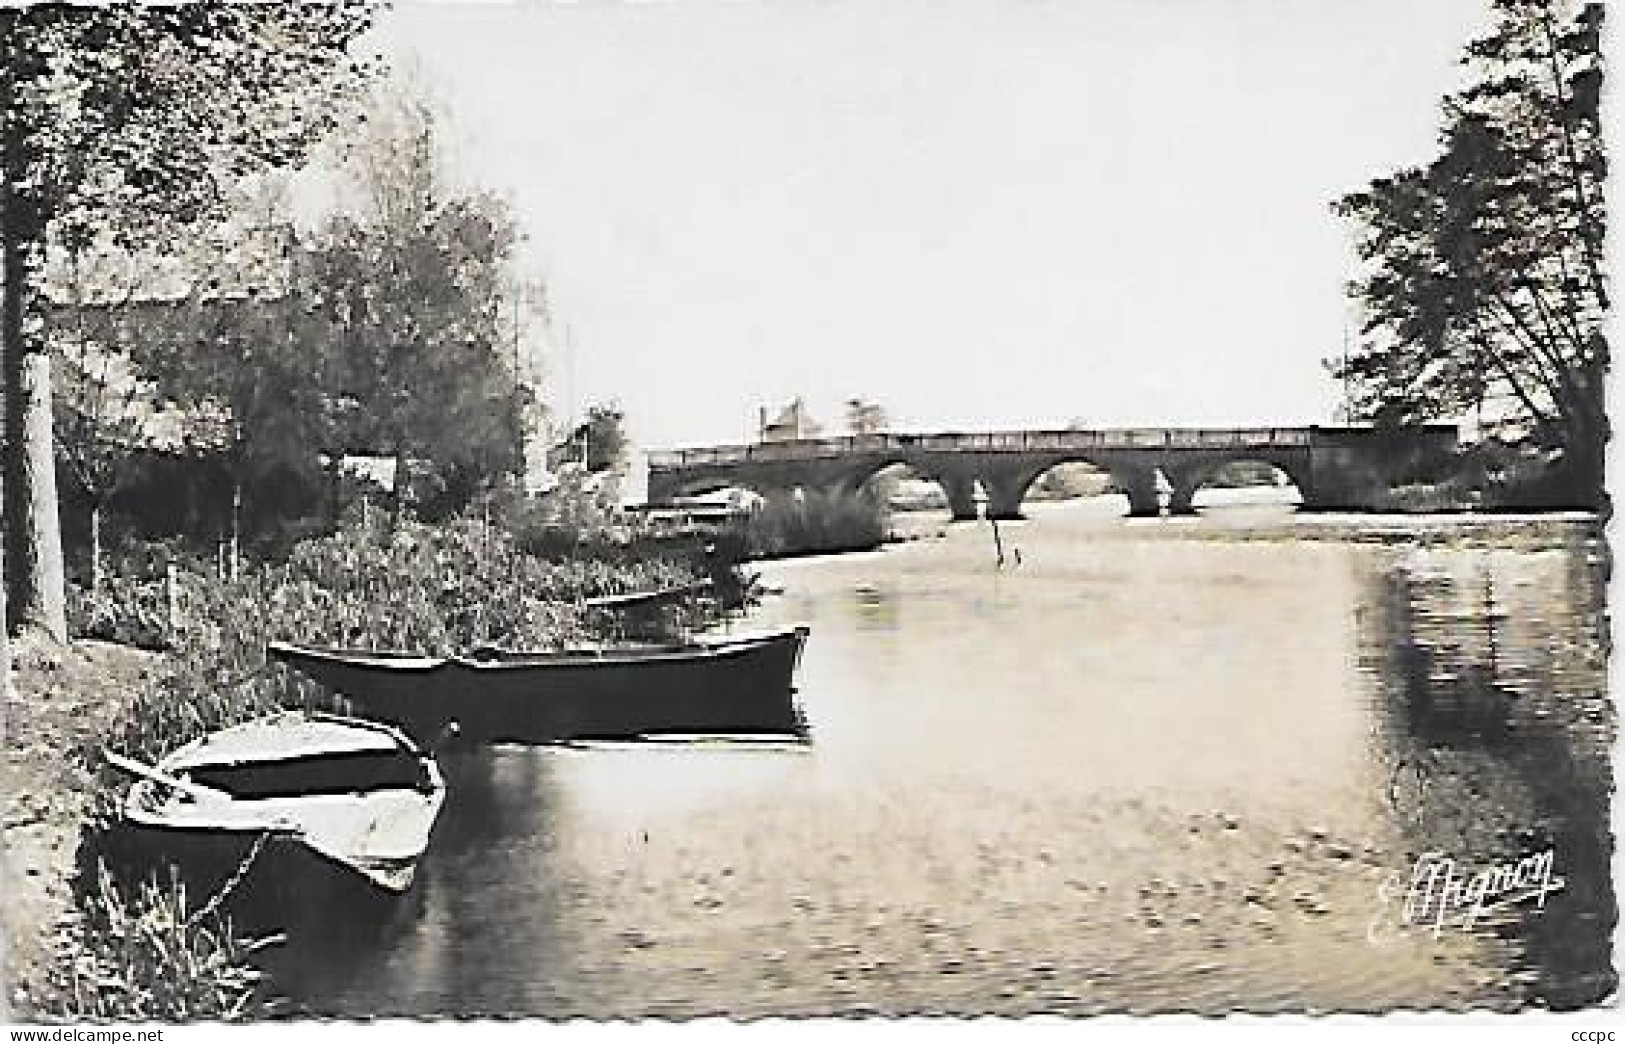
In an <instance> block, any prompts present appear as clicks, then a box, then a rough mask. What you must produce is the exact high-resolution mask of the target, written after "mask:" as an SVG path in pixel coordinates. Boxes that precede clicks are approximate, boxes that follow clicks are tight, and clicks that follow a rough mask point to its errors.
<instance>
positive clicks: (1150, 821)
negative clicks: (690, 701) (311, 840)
mask: <svg viewBox="0 0 1625 1044" xmlns="http://www.w3.org/2000/svg"><path fill="white" fill-rule="evenodd" d="M1112 507H1113V505H1111V503H1110V502H1109V501H1101V502H1091V503H1084V504H1074V505H1064V506H1039V507H1037V508H1035V509H1033V511H1032V515H1033V517H1032V518H1031V519H1030V520H1029V521H1027V522H1024V523H1007V524H1004V525H1002V526H1001V535H1002V537H1003V539H1004V541H1005V544H1006V546H1007V547H1010V546H1016V547H1019V548H1020V550H1021V554H1022V564H1021V565H1020V566H1019V567H1018V568H1014V569H1010V568H1006V569H1004V570H999V569H997V568H996V567H995V561H994V552H993V540H992V532H991V529H990V527H989V526H988V525H987V524H986V523H979V524H964V525H959V526H954V527H952V528H951V529H949V530H948V533H947V536H946V537H945V538H943V539H939V540H925V541H921V542H918V543H913V544H908V545H905V546H901V547H896V548H892V549H889V550H886V551H884V552H881V553H877V554H868V555H858V556H847V557H841V558H828V559H809V560H803V561H799V562H793V563H782V564H777V565H774V566H770V567H768V568H767V569H766V570H765V572H766V573H767V574H768V577H769V579H771V580H773V581H775V582H777V583H780V584H782V585H783V586H784V587H785V594H784V595H783V596H781V597H777V598H772V599H770V600H769V601H768V603H767V604H765V605H764V606H763V607H762V608H761V609H760V610H759V611H758V612H757V613H756V614H755V615H754V616H753V618H752V619H751V620H750V621H748V625H749V626H751V627H753V628H754V627H756V626H768V625H773V624H778V623H784V622H792V621H796V622H802V621H804V622H807V623H809V624H811V626H812V638H811V640H810V643H809V645H808V648H807V651H806V656H805V659H804V661H803V664H802V671H801V690H802V691H801V698H802V701H803V704H804V708H805V711H806V714H807V717H808V719H809V722H810V724H811V727H812V734H813V743H812V745H811V748H810V749H806V750H801V751H795V750H717V749H693V748H679V749H665V748H662V749H652V750H651V749H596V750H574V749H571V750H566V749H520V748H497V749H493V750H488V751H484V752H478V753H469V754H466V755H462V756H459V757H456V758H454V759H451V760H450V761H449V763H448V764H447V765H446V768H447V774H448V778H449V781H450V786H451V791H450V796H449V800H448V802H447V805H446V807H445V810H444V813H443V815H442V817H441V820H440V823H439V825H438V827H437V828H436V834H435V837H434V841H433V844H432V846H431V848H430V851H429V853H428V856H427V857H426V859H425V862H424V865H423V867H422V872H421V876H420V879H419V884H418V886H417V887H416V888H415V889H414V894H413V895H412V896H411V897H410V898H409V899H408V900H407V901H406V902H404V903H403V905H402V907H401V909H400V911H399V913H398V916H397V917H396V919H395V920H394V922H393V923H390V924H387V925H384V926H381V927H376V928H372V929H370V930H369V931H368V932H367V933H365V934H362V933H359V932H351V931H349V930H347V929H345V928H343V927H335V930H334V932H333V935H332V937H331V938H326V939H323V940H320V941H319V942H314V941H312V942H307V943H305V944H303V945H296V946H294V947H292V948H291V949H290V950H289V951H288V952H286V953H284V954H283V955H282V957H281V958H279V964H280V965H281V967H279V968H278V971H279V972H280V974H281V981H282V983H283V984H284V987H285V988H286V989H287V991H288V992H289V993H290V994H291V995H292V997H293V998H294V1001H295V1003H296V1005H297V1006H299V1008H300V1009H301V1010H305V1011H311V1012H320V1013H335V1014H351V1015H364V1014H365V1015H383V1014H427V1013H448V1014H449V1013H458V1014H472V1013H488V1014H499V1013H500V1014H527V1015H544V1016H596V1017H604V1016H637V1015H672V1016H688V1015H702V1014H711V1013H729V1014H733V1015H738V1016H753V1015H770V1014H804V1013H834V1012H887V1013H891V1012H959V1013H971V1012H1001V1013H1026V1012H1037V1011H1057V1012H1069V1013H1088V1012H1101V1011H1167V1010H1192V1009H1195V1010H1201V1011H1222V1010H1226V1009H1230V1008H1246V1009H1251V1010H1267V1009H1277V1008H1282V1009H1293V1010H1301V1009H1303V1008H1306V1007H1308V1008H1319V1009H1345V1010H1347V1009H1378V1008H1390V1007H1395V1006H1409V1007H1415V1006H1423V1007H1434V1006H1461V1005H1474V1006H1488V1007H1501V1008H1510V1007H1520V1006H1525V1005H1528V1004H1550V1005H1557V1006H1571V1005H1575V1004H1583V1003H1588V1002H1590V1001H1593V1000H1596V999H1597V998H1599V997H1601V996H1604V995H1606V994H1607V993H1608V992H1610V990H1611V989H1612V985H1613V983H1614V977H1613V972H1612V970H1611V968H1610V966H1609V963H1608V938H1609V934H1610V932H1611V930H1612V925H1613V921H1614V896H1613V893H1612V890H1611V885H1610V882H1609V875H1608V858H1609V849H1608V845H1609V844H1610V842H1609V834H1608V827H1607V823H1608V819H1607V779H1608V764H1607V752H1608V749H1609V743H1610V740H1611V737H1612V727H1613V724H1612V718H1611V717H1610V716H1609V710H1608V704H1607V701H1606V697H1605V694H1604V689H1603V684H1604V640H1605V636H1606V631H1605V624H1604V621H1603V617H1602V597H1603V595H1602V584H1603V579H1602V564H1601V554H1602V552H1601V549H1600V545H1599V543H1598V542H1597V541H1596V540H1595V539H1593V537H1592V536H1591V535H1590V532H1589V530H1588V529H1587V528H1586V527H1585V526H1584V525H1583V524H1582V523H1578V522H1561V521H1553V520H1546V521H1541V522H1518V521H1515V520H1513V521H1500V522H1479V523H1474V524H1471V525H1464V524H1462V523H1454V524H1445V523H1435V524H1432V525H1428V524H1421V523H1416V522H1404V521H1401V520H1392V519H1390V520H1383V519H1367V520H1360V519H1349V518H1344V519H1330V518H1325V517H1309V516H1295V515H1293V514H1291V513H1290V509H1289V508H1287V507H1284V506H1275V507H1250V508H1249V507H1218V508H1214V509H1212V510H1210V511H1209V512H1208V513H1207V514H1206V515H1204V517H1202V518H1199V519H1195V520H1177V521H1175V520H1161V521H1138V520H1136V521H1129V520H1125V519H1120V518H1117V517H1114V514H1113V511H1112ZM1548 848H1550V849H1552V850H1553V853H1554V862H1555V871H1556V874H1557V875H1558V876H1559V877H1561V878H1562V879H1563V881H1564V885H1565V886H1564V888H1563V890H1562V891H1560V892H1558V893H1556V894H1554V895H1552V896H1550V897H1549V898H1548V899H1547V900H1546V904H1545V906H1544V908H1540V907H1537V906H1536V905H1535V904H1534V903H1532V902H1525V903H1521V904H1513V905H1508V906H1503V907H1501V908H1500V909H1498V910H1497V911H1495V912H1494V913H1493V914H1492V915H1490V916H1488V917H1486V918H1484V919H1483V920H1480V921H1479V922H1478V923H1477V924H1476V925H1474V926H1473V927H1472V928H1471V929H1468V928H1466V927H1464V926H1463V925H1462V924H1461V923H1460V918H1459V917H1458V918H1456V919H1455V920H1454V921H1452V922H1451V923H1449V924H1447V925H1446V926H1445V927H1444V928H1443V930H1442V931H1440V932H1439V933H1438V934H1437V935H1435V934H1434V932H1433V931H1431V930H1430V929H1431V923H1430V924H1429V925H1426V926H1422V927H1412V928H1406V926H1405V925H1403V924H1402V923H1401V921H1400V917H1399V902H1398V900H1395V901H1394V902H1393V903H1390V904H1389V905H1388V906H1387V907H1386V908H1385V907H1384V906H1383V905H1382V904H1381V903H1380V902H1379V899H1378V893H1379V889H1380V888H1381V886H1382V885H1383V883H1384V881H1385V880H1386V879H1388V878H1389V877H1390V876H1391V875H1395V874H1398V875H1401V876H1403V877H1405V878H1406V879H1407V880H1408V878H1409V875H1410V873H1411V868H1412V865H1413V862H1414V860H1415V859H1416V858H1417V856H1418V855H1420V854H1422V853H1426V852H1438V853H1443V854H1446V855H1448V856H1449V857H1451V858H1454V859H1455V860H1456V861H1457V863H1458V865H1459V866H1460V867H1461V868H1462V870H1463V872H1464V873H1473V872H1476V871H1478V870H1479V869H1482V868H1484V867H1487V866H1489V865H1491V864H1494V863H1497V862H1505V861H1515V860H1517V859H1519V858H1522V857H1524V856H1527V855H1530V854H1532V853H1536V852H1539V851H1543V850H1545V849H1548Z"/></svg>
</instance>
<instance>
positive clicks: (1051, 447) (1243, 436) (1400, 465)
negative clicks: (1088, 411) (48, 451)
mask: <svg viewBox="0 0 1625 1044" xmlns="http://www.w3.org/2000/svg"><path fill="white" fill-rule="evenodd" d="M1456 444H1457V431H1456V428H1455V426H1453V425H1444V424H1431V425H1424V426H1417V427H1408V428H1397V429H1377V428H1357V427H1321V426H1318V425H1317V426H1311V427H1295V428H1118V429H1105V430H1070V429H1069V430H1065V431H1004V432H983V433H979V434H939V435H902V434H881V435H851V436H845V437H841V438H828V439H796V440H792V441H785V442H764V443H760V444H757V445H747V446H711V447H703V448H695V449H683V450H673V451H667V452H655V453H650V454H649V502H650V503H651V504H669V503H671V502H672V501H673V500H675V499H676V498H679V497H685V496H693V495H697V494H702V493H709V492H714V491H715V490H718V489H723V488H727V487H740V488H745V489H751V490H755V491H756V492H758V493H763V494H766V493H772V492H776V491H778V492H782V491H789V490H794V489H825V490H852V491H856V490H859V489H861V488H862V487H863V486H864V484H865V483H867V482H868V481H869V480H870V479H872V478H873V477H874V476H875V475H876V474H877V473H878V472H880V471H881V470H882V469H884V468H888V467H891V466H892V465H894V464H906V465H908V466H909V467H910V468H912V469H913V470H914V471H915V472H917V473H919V474H920V475H922V476H925V477H927V478H931V479H935V480H936V481H937V482H938V483H940V484H941V485H942V488H943V490H944V491H945V492H946V493H947V495H948V504H949V506H950V507H951V508H952V510H953V516H954V518H955V519H956V520H961V519H974V518H975V517H976V497H975V488H976V483H978V482H980V483H981V485H982V489H983V490H984V492H985V493H986V497H987V517H988V518H993V519H1011V518H1020V517H1021V502H1022V500H1023V499H1024V498H1025V497H1026V495H1027V489H1028V487H1029V486H1031V485H1032V484H1033V482H1034V481H1035V480H1036V479H1037V478H1038V477H1039V476H1040V475H1042V474H1043V473H1044V472H1046V471H1048V470H1049V469H1050V468H1053V467H1055V466H1056V465H1057V464H1066V463H1070V462H1075V461H1076V462H1083V463H1087V464H1092V465H1094V466H1095V467H1098V468H1100V469H1102V470H1103V471H1106V472H1109V473H1110V474H1111V476H1112V478H1113V480H1114V482H1115V483H1116V485H1117V488H1118V489H1120V490H1122V491H1123V492H1124V493H1126V494H1127V495H1128V500H1129V513H1130V514H1132V515H1141V516H1145V515H1158V514H1160V513H1161V511H1162V502H1161V498H1160V497H1159V496H1158V487H1157V473H1158V472H1159V471H1160V472H1161V473H1162V475H1163V477H1164V478H1165V479H1166V481H1167V483H1168V486H1169V488H1170V489H1171V490H1172V492H1171V495H1170V496H1169V500H1168V510H1169V511H1170V512H1171V513H1173V514H1189V513H1191V512H1192V511H1193V508H1192V506H1191V498H1192V497H1193V496H1194V495H1195V494H1196V491H1197V490H1198V489H1199V488H1201V486H1202V484H1203V483H1204V482H1206V481H1209V480H1210V479H1212V477H1213V475H1214V473H1215V472H1216V471H1217V470H1218V469H1219V468H1220V467H1222V466H1223V465H1225V464H1229V463H1232V462H1236V461H1258V462H1262V463H1266V464H1271V465H1274V466H1275V467H1277V468H1280V469H1281V470H1282V471H1283V472H1285V473H1286V474H1287V476H1288V477H1289V478H1290V479H1291V480H1292V482H1293V484H1295V485H1296V486H1297V487H1298V492H1299V493H1300V495H1301V496H1302V498H1303V506H1304V507H1305V508H1309V509H1320V510H1360V509H1369V508H1373V507H1376V506H1378V505H1379V504H1380V503H1381V500H1380V498H1381V495H1382V494H1383V493H1385V492H1386V491H1387V490H1388V489H1389V487H1390V486H1391V485H1393V484H1394V483H1395V482H1400V481H1414V480H1416V479H1418V478H1421V477H1425V476H1428V475H1430V474H1433V473H1436V472H1437V470H1438V469H1439V468H1440V466H1441V465H1443V464H1444V462H1446V461H1447V460H1448V459H1449V457H1450V455H1451V453H1452V452H1453V451H1454V450H1455V449H1456Z"/></svg>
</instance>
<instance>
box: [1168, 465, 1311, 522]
mask: <svg viewBox="0 0 1625 1044" xmlns="http://www.w3.org/2000/svg"><path fill="white" fill-rule="evenodd" d="M1162 470H1163V472H1164V474H1165V475H1167V478H1168V483H1169V485H1170V486H1171V487H1172V488H1171V490H1170V492H1169V497H1168V513H1169V514H1172V515H1192V514H1195V513H1196V510H1197V508H1196V503H1195V500H1196V496H1197V494H1198V493H1200V492H1201V491H1202V490H1204V489H1224V488H1230V489H1236V488H1247V487H1268V488H1277V489H1280V488H1290V490H1291V491H1292V496H1293V497H1294V506H1295V507H1301V506H1302V505H1303V504H1304V503H1305V502H1307V500H1308V499H1309V487H1308V486H1307V485H1306V484H1305V478H1306V477H1307V469H1306V466H1305V463H1304V462H1303V461H1299V460H1294V459H1291V458H1288V457H1284V456H1281V455H1278V454H1270V453H1239V454H1231V455H1226V456H1223V457H1216V458H1213V459H1210V460H1204V461H1197V462H1191V463H1170V464H1164V465H1163V466H1162Z"/></svg>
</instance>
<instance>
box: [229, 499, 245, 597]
mask: <svg viewBox="0 0 1625 1044" xmlns="http://www.w3.org/2000/svg"><path fill="white" fill-rule="evenodd" d="M242 553H243V480H242V478H241V477H240V476H239V475H237V474H236V473H235V471H234V472H233V474H232V476H231V550H230V552H229V553H228V554H227V556H226V579H228V580H230V581H232V582H233V583H235V582H236V581H237V576H238V568H239V563H240V562H241V561H242Z"/></svg>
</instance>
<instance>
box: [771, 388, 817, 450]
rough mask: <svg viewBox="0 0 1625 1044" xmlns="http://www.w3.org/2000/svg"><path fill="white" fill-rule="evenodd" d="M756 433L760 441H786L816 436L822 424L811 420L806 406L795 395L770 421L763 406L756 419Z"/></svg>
mask: <svg viewBox="0 0 1625 1044" xmlns="http://www.w3.org/2000/svg"><path fill="white" fill-rule="evenodd" d="M757 428H758V435H759V437H760V440H761V441H762V442H786V441H789V440H791V439H812V438H817V437H818V433H819V432H821V431H823V425H821V424H819V423H818V422H817V421H815V420H813V419H812V417H811V416H809V415H808V413H807V406H806V404H805V403H803V402H802V401H801V397H800V396H797V397H796V398H795V399H793V400H792V401H791V402H790V405H788V406H786V407H784V408H783V409H782V410H780V411H779V412H778V414H777V415H775V416H774V418H773V419H772V420H771V421H770V420H768V411H767V407H766V406H763V407H762V409H761V412H760V414H759V419H758V421H757Z"/></svg>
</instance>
